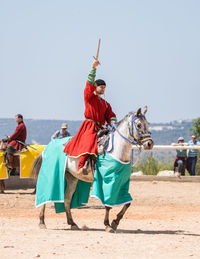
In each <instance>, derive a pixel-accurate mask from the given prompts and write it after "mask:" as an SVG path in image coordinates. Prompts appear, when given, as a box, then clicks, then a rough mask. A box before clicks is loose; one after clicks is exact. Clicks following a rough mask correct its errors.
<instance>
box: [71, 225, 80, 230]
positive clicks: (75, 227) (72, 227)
mask: <svg viewBox="0 0 200 259" xmlns="http://www.w3.org/2000/svg"><path fill="white" fill-rule="evenodd" d="M71 230H80V228H79V227H78V226H77V225H72V226H71Z"/></svg>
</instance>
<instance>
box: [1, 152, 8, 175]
mask: <svg viewBox="0 0 200 259" xmlns="http://www.w3.org/2000/svg"><path fill="white" fill-rule="evenodd" d="M4 163H5V161H4V154H3V151H0V180H3V179H8V173H7V169H6V167H5V165H4Z"/></svg>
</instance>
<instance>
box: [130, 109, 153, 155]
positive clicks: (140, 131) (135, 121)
mask: <svg viewBox="0 0 200 259" xmlns="http://www.w3.org/2000/svg"><path fill="white" fill-rule="evenodd" d="M146 112H147V106H145V107H144V109H143V111H142V110H141V108H139V109H138V110H137V112H136V113H132V112H131V113H129V114H128V124H129V139H130V140H131V141H132V142H133V144H136V145H142V146H143V147H144V149H145V150H150V149H152V148H153V145H154V143H153V140H152V138H151V133H150V132H149V123H148V121H147V119H146V117H145V114H146Z"/></svg>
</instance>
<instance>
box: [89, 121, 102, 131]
mask: <svg viewBox="0 0 200 259" xmlns="http://www.w3.org/2000/svg"><path fill="white" fill-rule="evenodd" d="M85 119H86V120H87V121H92V122H94V123H95V131H96V132H98V131H99V130H100V128H102V125H101V123H100V122H98V121H94V120H92V119H88V118H85Z"/></svg>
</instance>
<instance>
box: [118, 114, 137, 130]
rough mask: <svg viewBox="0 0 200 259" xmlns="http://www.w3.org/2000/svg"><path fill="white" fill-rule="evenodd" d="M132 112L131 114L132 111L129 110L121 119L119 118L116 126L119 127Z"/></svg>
mask: <svg viewBox="0 0 200 259" xmlns="http://www.w3.org/2000/svg"><path fill="white" fill-rule="evenodd" d="M132 114H133V112H129V113H128V114H126V115H125V116H124V118H123V119H121V120H120V121H118V122H117V123H116V126H117V127H119V126H120V125H121V124H122V123H123V122H124V121H125V120H126V119H127V118H128V117H129V116H130V115H132Z"/></svg>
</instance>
